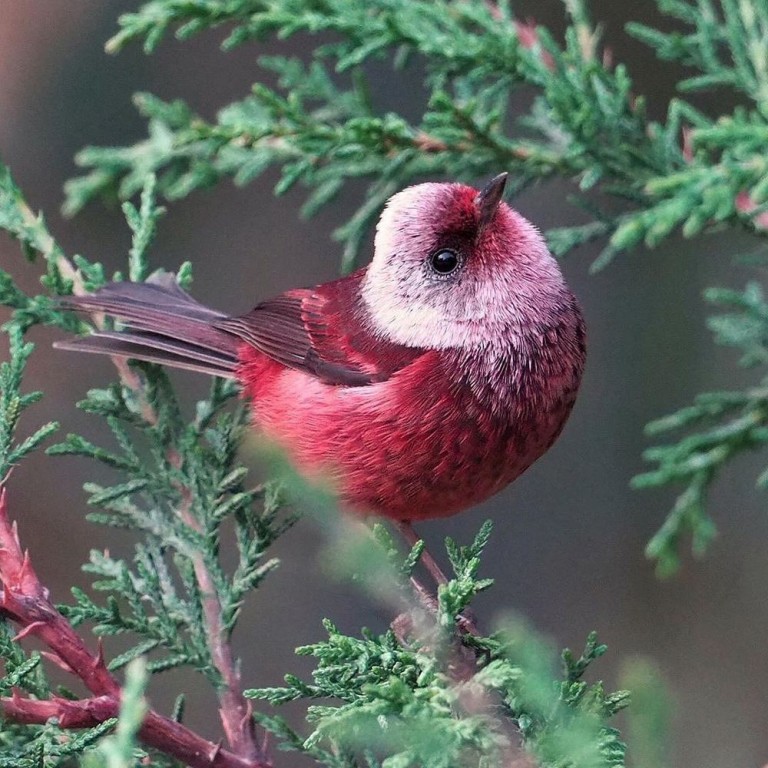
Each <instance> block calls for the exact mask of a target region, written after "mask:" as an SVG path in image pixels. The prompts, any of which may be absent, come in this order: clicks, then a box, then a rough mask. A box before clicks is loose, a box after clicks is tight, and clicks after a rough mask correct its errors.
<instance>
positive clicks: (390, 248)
mask: <svg viewBox="0 0 768 768" xmlns="http://www.w3.org/2000/svg"><path fill="white" fill-rule="evenodd" d="M503 185H504V178H502V177H497V179H495V180H494V181H493V182H491V184H490V185H489V186H488V187H486V189H484V190H483V191H482V192H480V193H478V192H477V191H476V190H473V189H472V188H471V187H465V186H463V185H448V184H428V185H421V186H417V187H412V188H409V189H407V190H405V191H404V192H402V193H400V194H399V195H396V196H395V197H394V198H393V199H392V201H390V203H389V206H388V208H387V209H386V211H385V213H384V214H383V216H382V220H381V222H380V224H379V229H378V234H377V239H376V253H375V256H374V260H373V262H372V264H371V265H370V266H369V267H367V268H364V269H361V270H359V271H357V272H356V273H354V274H353V275H350V276H348V277H345V278H341V279H339V280H335V281H333V282H330V283H326V284H323V285H320V286H317V287H315V288H313V289H297V290H291V291H287V292H286V293H284V294H282V295H280V296H278V297H276V298H274V299H272V300H269V301H266V302H264V303H262V304H260V305H258V306H257V307H256V308H255V309H253V310H252V311H251V312H249V313H247V314H245V315H242V316H239V317H228V316H226V315H224V314H222V313H219V312H216V311H214V310H210V309H207V308H205V307H203V306H202V305H200V304H198V303H197V302H195V301H194V300H193V299H192V298H191V297H189V296H188V295H187V294H186V293H184V292H183V291H181V289H179V288H178V286H176V285H175V284H170V281H166V282H165V283H164V284H160V285H158V284H155V285H152V284H141V285H139V284H130V283H117V284H111V285H109V286H106V287H105V288H104V289H102V290H101V291H99V292H98V293H96V294H94V295H90V296H83V297H78V298H73V299H71V300H68V305H69V306H71V307H73V308H77V309H82V310H86V311H92V312H106V313H108V314H112V315H114V316H116V317H118V318H120V319H121V320H122V321H123V322H124V323H125V327H124V329H123V330H121V331H119V332H111V333H99V334H94V335H92V336H89V337H85V338H83V339H77V340H74V341H70V342H67V343H65V344H63V345H60V346H64V347H66V348H70V349H78V350H84V351H98V352H104V353H108V354H118V355H123V356H127V357H135V358H138V359H149V360H152V361H154V362H164V363H167V364H169V365H175V366H177V367H186V368H192V369H195V370H203V371H206V372H209V373H212V374H214V375H220V376H234V377H235V378H237V380H238V381H239V382H240V383H241V384H242V386H243V391H244V393H245V394H246V395H247V396H248V397H249V398H250V400H251V402H252V405H253V415H254V419H253V420H254V425H255V426H256V428H258V429H259V430H260V431H261V432H263V434H264V435H266V436H267V437H268V438H270V439H272V440H274V441H276V442H277V443H278V444H280V445H281V446H283V447H284V448H285V450H286V451H287V452H288V453H289V455H290V456H291V457H292V459H293V460H294V461H295V462H296V464H297V466H298V468H299V469H300V470H301V471H302V472H304V473H305V474H307V475H308V476H310V477H321V476H323V477H328V476H330V477H331V478H332V480H333V481H334V483H335V485H336V487H337V488H338V490H339V493H340V496H341V499H342V501H343V503H344V504H345V506H347V507H348V508H350V509H352V510H354V511H359V512H363V513H367V512H373V513H377V514H381V515H385V516H387V517H390V518H393V519H398V520H416V519H423V518H427V517H438V516H444V515H450V514H454V513H456V512H459V511H461V510H462V509H465V508H466V507H468V506H470V505H472V504H474V503H476V502H479V501H481V500H483V499H485V498H487V497H488V496H490V495H492V494H494V493H496V492H497V491H498V490H500V489H501V488H503V487H504V486H506V485H507V484H508V483H510V482H511V481H512V480H514V479H515V478H516V477H517V476H518V475H519V474H520V473H521V472H523V471H524V470H525V469H527V468H528V466H530V465H531V464H532V463H533V462H534V461H535V460H536V459H537V458H538V457H539V456H540V455H541V454H542V453H544V451H546V450H547V448H548V447H549V446H550V445H551V444H552V442H553V441H554V440H555V439H556V437H557V436H558V434H559V433H560V431H561V429H562V427H563V425H564V423H565V420H566V418H567V416H568V414H569V412H570V410H571V407H572V405H573V402H574V399H575V396H576V391H577V389H578V385H579V381H580V378H581V372H582V368H583V363H584V354H585V352H584V349H585V347H584V327H583V321H582V318H581V313H580V311H579V308H578V304H577V303H576V301H575V299H574V298H573V296H572V294H571V293H570V291H569V290H568V289H567V287H566V286H565V283H564V282H563V280H562V277H561V275H560V272H559V270H558V269H557V267H556V265H555V263H554V261H553V260H552V258H551V256H549V254H548V252H547V251H546V248H545V247H544V245H543V242H542V241H541V238H540V236H539V235H538V233H537V232H536V231H535V229H533V227H531V225H530V224H528V222H526V221H525V220H524V219H522V217H520V216H519V215H518V214H516V213H515V212H513V211H512V210H511V209H509V208H508V207H507V206H506V205H504V204H503V203H501V204H500V203H499V201H500V197H501V192H502V190H503Z"/></svg>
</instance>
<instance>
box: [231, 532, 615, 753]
mask: <svg viewBox="0 0 768 768" xmlns="http://www.w3.org/2000/svg"><path fill="white" fill-rule="evenodd" d="M489 534H490V526H489V525H488V524H486V525H485V526H484V527H483V528H482V529H481V531H480V532H479V534H478V536H477V537H476V539H475V542H474V543H473V544H472V545H471V546H469V547H459V546H457V545H456V544H455V542H453V541H450V540H449V541H448V552H449V556H450V558H451V560H452V562H453V565H454V568H455V571H456V573H455V576H454V578H453V579H451V580H449V581H448V583H447V584H445V585H443V586H441V590H440V592H441V597H440V599H439V602H440V606H439V608H438V610H437V613H436V614H435V615H434V616H433V617H432V619H431V621H429V622H428V623H427V625H426V626H421V627H420V628H419V630H418V631H416V632H415V633H414V634H412V635H409V636H408V637H407V638H403V637H399V636H398V635H397V634H396V632H395V630H393V629H390V630H389V631H387V632H385V633H384V634H381V635H377V634H375V633H373V632H370V631H367V630H364V631H363V633H362V635H361V636H360V637H354V636H350V635H347V634H345V633H343V632H341V631H340V630H339V629H338V628H337V627H336V626H335V625H334V624H333V623H332V622H330V621H326V622H325V629H326V632H327V633H328V639H327V640H325V641H322V642H319V643H315V644H312V645H308V646H304V647H301V648H299V649H297V653H298V654H299V655H306V656H312V657H314V658H315V659H316V662H317V666H316V668H315V670H314V672H313V673H312V680H311V681H310V682H306V681H304V680H301V679H300V678H298V677H296V676H294V675H287V676H286V678H285V682H286V685H285V686H283V687H277V688H260V689H252V690H249V691H247V692H246V695H248V696H250V697H252V698H255V699H260V700H264V701H268V702H270V703H271V704H273V705H276V706H279V705H282V704H285V703H286V702H289V701H296V700H307V701H316V700H321V701H322V702H324V703H312V704H310V705H309V706H308V710H307V719H308V722H309V723H310V724H311V725H312V726H313V730H312V731H311V732H310V733H309V734H308V735H306V736H300V735H299V734H298V733H296V732H295V731H293V730H292V729H291V728H290V727H289V726H288V725H287V723H286V722H285V720H284V719H282V718H280V717H276V716H273V715H259V716H258V719H259V722H260V723H262V724H263V725H264V726H265V727H266V728H268V729H269V730H270V731H272V732H274V733H275V734H276V735H278V736H279V737H280V738H281V739H282V740H283V746H284V748H286V749H295V750H299V751H301V752H304V753H306V754H309V755H310V756H312V757H315V758H316V759H320V760H322V761H323V762H324V764H328V765H334V766H349V767H350V768H351V766H358V765H367V766H381V767H382V768H392V767H393V766H397V767H398V768H400V767H402V768H406V767H407V766H425V768H448V767H449V766H453V765H478V766H493V765H504V764H508V763H509V762H510V761H511V760H512V759H515V758H518V759H519V758H521V756H522V754H524V752H525V751H527V752H529V753H530V754H531V755H533V756H534V758H535V759H536V760H537V761H538V762H537V764H538V765H541V766H542V768H550V767H551V768H555V767H557V768H565V767H566V766H570V767H572V768H577V766H578V767H579V768H582V767H583V768H587V766H593V767H594V768H598V767H600V768H607V767H608V766H623V765H624V764H625V763H624V755H625V746H624V744H623V742H622V741H621V738H620V736H619V734H618V732H617V731H616V730H615V729H613V728H611V727H610V726H608V725H607V720H608V719H609V718H611V717H612V716H613V715H614V714H616V712H618V711H619V710H621V709H622V708H624V707H625V706H626V705H627V703H628V694H627V693H626V692H618V693H614V694H607V693H606V692H605V691H604V689H603V687H602V684H600V683H594V684H588V683H586V682H585V681H584V680H583V679H582V678H583V676H584V673H585V672H586V670H587V668H588V667H589V665H590V664H591V663H592V662H593V661H594V660H595V659H597V658H598V657H600V656H601V655H602V654H603V653H604V652H605V650H606V647H605V646H604V645H601V644H599V643H598V641H597V636H596V635H595V634H594V633H593V634H592V635H590V637H589V638H588V641H587V644H586V647H585V650H584V652H583V653H582V654H581V655H580V656H579V657H578V658H575V657H574V655H573V654H572V653H570V652H569V651H565V652H564V653H563V654H562V678H560V679H558V675H557V673H556V672H555V668H554V663H553V662H554V659H553V657H552V654H551V651H550V650H549V648H548V647H547V646H546V645H545V644H544V643H543V642H542V641H541V640H540V639H538V638H537V637H536V636H535V635H534V634H533V633H532V632H530V630H528V629H526V628H525V626H524V625H523V624H522V623H521V622H519V621H509V622H507V624H506V626H504V627H503V628H502V629H501V630H499V631H498V632H496V633H494V634H492V635H490V636H483V635H479V634H477V635H475V634H459V635H457V634H456V629H455V628H456V621H455V619H456V614H454V613H453V611H458V610H463V609H465V608H466V607H467V606H468V604H469V599H468V598H467V597H465V595H467V594H470V593H471V594H476V593H478V592H480V591H482V590H483V589H485V588H486V587H487V586H488V580H485V579H478V578H477V577H476V574H475V573H474V572H475V571H476V563H477V562H478V558H479V556H480V554H481V552H482V548H483V546H484V544H485V542H487V539H488V536H489ZM408 559H409V558H406V561H404V562H403V561H401V562H400V563H399V564H398V565H399V568H398V570H400V571H401V572H402V571H403V570H407V569H408V568H409V565H408ZM447 595H462V597H461V598H459V600H458V602H457V603H456V604H454V605H453V607H452V608H451V609H450V610H448V612H447V613H446V604H447V602H448V601H447V599H446V596H447ZM446 618H449V619H450V631H449V629H448V625H447V623H446V621H445V619H446ZM329 700H330V702H331V703H330V704H329V703H326V702H328V701H329Z"/></svg>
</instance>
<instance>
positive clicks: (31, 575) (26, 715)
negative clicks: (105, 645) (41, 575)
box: [0, 486, 269, 768]
mask: <svg viewBox="0 0 768 768" xmlns="http://www.w3.org/2000/svg"><path fill="white" fill-rule="evenodd" d="M0 583H1V584H2V597H1V598H0V609H1V610H2V611H3V613H4V614H5V615H6V616H7V617H8V618H9V619H10V620H11V621H13V622H14V623H15V624H17V625H18V626H19V627H20V629H21V632H22V633H26V634H27V635H29V636H34V637H36V638H38V639H39V640H40V641H41V642H43V643H44V644H45V646H46V647H47V648H48V649H49V650H50V652H51V653H52V654H54V655H55V657H56V658H57V659H58V660H60V661H61V662H62V665H63V667H64V668H66V669H67V670H69V671H70V672H71V673H72V674H73V675H75V676H77V677H78V678H79V679H80V680H81V681H82V682H83V684H84V685H85V686H86V688H87V689H88V690H89V691H90V692H91V693H92V694H93V695H94V698H93V699H90V700H86V701H84V702H80V704H79V705H75V706H74V708H73V707H71V706H70V704H71V702H68V701H67V702H66V704H65V703H63V702H64V701H65V700H63V699H50V700H48V701H47V702H35V701H32V700H21V699H20V697H19V696H15V697H11V698H10V699H4V700H2V702H0V705H2V709H3V712H4V714H5V716H6V717H8V718H10V719H13V717H14V715H18V716H19V718H21V719H20V720H19V722H39V720H31V719H30V718H33V717H37V716H40V717H42V716H43V715H44V714H47V715H48V717H50V716H51V714H52V713H53V714H55V716H56V717H57V718H63V719H64V722H61V720H60V724H61V725H62V727H72V728H75V727H77V728H82V727H88V726H89V725H91V724H92V722H93V720H95V719H97V716H101V715H103V716H104V718H103V719H101V720H100V721H99V722H104V720H106V719H109V718H112V717H114V716H115V714H116V713H117V711H118V709H119V704H120V683H119V682H118V680H117V679H116V678H115V677H114V676H113V675H112V674H111V673H110V672H109V670H108V669H107V665H106V662H105V659H104V656H103V653H102V649H101V647H99V650H98V651H97V652H96V653H93V652H92V651H90V650H89V649H88V648H86V646H85V644H84V642H83V640H82V639H81V638H80V637H79V635H78V634H77V633H76V632H75V630H74V629H73V627H72V625H71V624H70V623H69V622H68V621H67V620H66V619H65V618H64V616H62V615H61V613H60V612H59V611H58V610H57V609H56V607H55V606H54V605H53V603H52V602H51V601H50V599H49V597H48V590H47V589H46V588H45V587H44V586H43V585H42V584H41V583H40V581H39V579H38V578H37V575H36V573H35V571H34V569H33V567H32V563H31V560H30V558H29V554H28V553H27V552H24V551H23V550H22V547H21V543H20V541H19V536H18V531H17V528H16V524H15V523H11V521H10V517H9V514H8V507H7V492H6V489H5V487H3V486H0ZM108 701H111V702H112V703H111V704H108V703H107V702H108ZM57 706H58V710H56V709H55V708H56V707H57ZM68 718H69V723H68V724H67V725H66V726H65V723H66V721H67V719H68ZM88 718H90V720H89V719H88ZM46 719H47V718H46ZM44 722H45V721H44ZM139 734H140V737H141V739H142V740H143V741H144V742H145V743H146V744H147V745H149V746H152V747H155V748H156V749H158V750H160V751H161V752H164V753H165V754H168V755H171V756H173V757H176V758H177V759H178V760H181V761H182V762H184V763H186V764H188V765H190V766H192V767H193V768H268V766H269V763H267V762H262V761H261V760H260V759H257V758H248V757H246V756H241V755H237V754H235V753H234V752H230V751H228V750H226V749H223V748H222V747H221V746H220V745H217V744H213V743H211V742H209V741H206V740H205V739H203V738H202V737H200V736H199V735H197V734H196V733H194V732H193V731H191V730H190V729H189V728H187V727H186V726H184V725H182V724H181V723H177V722H175V721H173V720H170V719H169V718H167V717H164V716H162V715H159V714H158V713H156V712H154V711H149V712H148V713H147V715H146V717H145V719H144V722H143V724H142V726H141V729H140V731H139Z"/></svg>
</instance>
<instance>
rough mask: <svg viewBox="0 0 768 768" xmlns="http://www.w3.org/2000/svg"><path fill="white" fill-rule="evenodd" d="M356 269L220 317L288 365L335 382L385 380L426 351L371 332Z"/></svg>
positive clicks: (220, 322)
mask: <svg viewBox="0 0 768 768" xmlns="http://www.w3.org/2000/svg"><path fill="white" fill-rule="evenodd" d="M361 278H362V273H359V272H358V273H355V274H354V275H350V276H348V277H345V278H342V279H340V280H335V281H333V282H331V283H325V284H324V285H321V286H318V287H317V288H308V289H299V290H292V291H287V292H286V293H283V294H281V295H279V296H276V297H275V298H273V299H270V300H268V301H265V302H264V303H262V304H259V305H258V306H257V307H255V308H254V309H252V310H251V311H250V312H248V313H247V314H245V315H242V316H240V317H232V318H227V319H225V320H217V321H214V323H213V325H214V327H216V328H220V329H221V330H224V331H228V332H229V333H232V334H234V335H235V336H238V337H239V338H241V339H242V340H243V341H245V342H246V343H248V344H250V345H252V346H253V347H255V348H256V349H258V350H259V351H260V352H263V353H264V354H265V355H267V356H269V357H271V358H272V359H273V360H276V361H278V362H280V363H282V364H283V365H286V366H289V367H291V368H296V369H298V370H301V371H305V372H306V373H309V374H312V375H313V376H316V377H317V378H319V379H322V380H323V381H325V382H327V383H329V384H343V385H346V386H366V385H368V384H373V383H375V382H378V381H385V380H386V379H388V378H389V377H390V376H392V374H394V373H395V372H396V371H398V370H400V369H401V368H403V367H405V366H406V365H408V364H409V363H411V362H413V361H414V360H415V359H416V358H418V357H420V356H421V355H423V354H424V350H423V349H416V348H413V347H404V346H401V345H399V344H394V343H392V342H388V341H386V340H384V339H381V338H380V337H378V336H376V335H375V334H373V333H372V332H371V330H370V329H369V328H368V327H367V324H366V323H365V310H364V308H363V307H362V306H361V305H360V280H361Z"/></svg>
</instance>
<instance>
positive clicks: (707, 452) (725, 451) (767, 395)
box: [633, 283, 768, 575]
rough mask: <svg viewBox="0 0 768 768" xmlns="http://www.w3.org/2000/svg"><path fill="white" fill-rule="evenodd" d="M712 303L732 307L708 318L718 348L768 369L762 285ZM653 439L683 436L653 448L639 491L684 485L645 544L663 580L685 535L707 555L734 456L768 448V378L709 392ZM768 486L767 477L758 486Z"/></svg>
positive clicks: (715, 295)
mask: <svg viewBox="0 0 768 768" xmlns="http://www.w3.org/2000/svg"><path fill="white" fill-rule="evenodd" d="M705 296H706V298H707V300H708V301H710V302H712V303H715V304H718V305H719V306H722V307H724V308H725V307H727V308H728V309H730V310H731V312H729V313H728V314H723V315H717V316H715V317H712V318H710V320H709V325H710V328H711V329H712V331H713V332H714V334H715V339H716V341H717V342H718V343H719V344H723V345H726V346H730V347H735V348H736V349H739V350H740V351H741V353H742V357H741V360H740V363H741V365H743V366H748V367H757V366H765V365H766V364H767V363H768V303H766V301H765V298H764V294H763V290H762V288H761V287H760V285H758V284H757V283H750V284H749V285H748V286H747V288H746V289H745V290H744V291H743V292H741V291H733V290H730V289H710V290H708V291H706V293H705ZM647 431H648V434H650V435H652V436H654V437H656V436H661V435H664V434H667V433H670V432H680V431H683V432H685V433H686V434H685V435H684V436H683V437H682V438H680V439H679V440H678V442H676V443H670V444H666V445H661V446H657V447H654V448H649V449H648V450H647V451H646V452H645V454H644V456H645V458H646V460H647V461H650V462H653V463H654V464H656V465H657V467H656V469H654V470H652V471H650V472H646V473H644V474H641V475H638V476H637V477H636V478H635V479H634V481H633V483H634V485H635V486H636V487H638V488H646V487H657V486H663V485H667V484H670V483H674V484H683V485H684V486H685V489H684V490H683V492H682V493H680V495H679V496H678V497H677V500H676V502H675V505H674V507H673V509H672V512H671V513H670V515H669V516H668V518H667V520H666V521H665V523H664V525H663V526H662V527H661V529H660V530H659V531H658V533H656V535H655V536H654V537H653V538H652V539H651V541H650V542H649V543H648V547H647V553H648V555H649V557H652V558H654V559H655V560H657V562H658V566H659V570H660V573H662V574H663V575H667V574H670V573H672V572H674V571H675V570H676V569H677V567H678V565H679V551H680V543H681V540H682V538H683V536H685V535H686V534H687V533H690V534H691V535H692V538H693V551H694V553H695V554H697V555H701V554H703V553H704V552H705V551H706V549H707V546H708V545H709V543H710V542H711V540H712V539H713V537H714V536H715V533H716V528H715V524H714V522H713V520H712V518H711V517H710V516H709V515H708V513H707V511H706V501H707V493H708V491H709V489H710V487H711V484H712V481H713V480H714V478H715V477H716V475H717V473H718V472H719V471H721V470H722V469H723V468H724V467H726V466H727V465H728V463H729V462H730V461H731V460H732V459H733V458H734V457H736V456H739V455H741V454H743V453H744V452H745V451H751V450H757V449H760V448H763V447H764V446H765V445H766V444H768V377H766V376H764V377H763V378H762V380H761V381H760V383H759V384H758V385H757V386H751V387H749V388H747V389H744V390H741V391H721V392H705V393H702V394H700V395H698V396H697V397H696V399H695V400H694V402H693V404H692V405H690V406H687V407H685V408H682V409H680V410H679V411H677V412H675V413H673V414H671V415H669V416H666V417H664V418H662V419H658V420H657V421H654V422H651V423H650V424H649V425H648V426H647ZM757 484H758V486H759V487H761V488H765V487H766V486H768V471H766V472H764V473H763V474H762V475H761V476H760V478H759V479H758V481H757Z"/></svg>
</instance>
